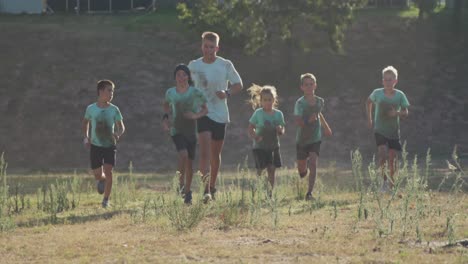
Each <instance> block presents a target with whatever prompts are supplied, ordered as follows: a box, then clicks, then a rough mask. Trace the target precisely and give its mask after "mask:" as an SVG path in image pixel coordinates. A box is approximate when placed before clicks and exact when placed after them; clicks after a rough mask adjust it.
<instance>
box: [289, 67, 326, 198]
mask: <svg viewBox="0 0 468 264" xmlns="http://www.w3.org/2000/svg"><path fill="white" fill-rule="evenodd" d="M316 89H317V79H316V78H315V76H314V75H313V74H311V73H305V74H302V75H301V90H302V92H304V96H302V97H301V98H299V99H298V100H297V101H296V104H295V106H294V116H295V124H296V126H297V127H298V128H297V133H296V153H297V170H298V172H299V176H300V177H301V178H304V177H306V176H307V174H309V186H308V189H307V193H306V197H305V198H306V200H312V199H313V197H312V191H313V189H314V185H315V179H316V177H317V161H318V156H319V154H320V143H321V140H322V127H323V129H324V133H325V135H326V136H331V135H332V131H331V129H330V126H329V125H328V123H327V121H326V120H325V118H324V117H323V114H322V110H323V106H324V100H323V99H322V98H320V97H318V96H316V95H315V90H316ZM307 162H308V163H309V166H308V167H309V168H308V169H307Z"/></svg>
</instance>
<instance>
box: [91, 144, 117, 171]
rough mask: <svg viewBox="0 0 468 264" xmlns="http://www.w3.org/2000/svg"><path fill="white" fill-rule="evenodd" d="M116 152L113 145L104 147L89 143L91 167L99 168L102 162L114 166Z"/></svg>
mask: <svg viewBox="0 0 468 264" xmlns="http://www.w3.org/2000/svg"><path fill="white" fill-rule="evenodd" d="M116 152H117V148H116V147H115V146H112V147H107V148H105V147H99V146H95V145H92V144H91V148H90V160H91V169H93V170H95V169H97V168H100V167H101V166H102V165H103V164H109V165H112V166H115V157H116Z"/></svg>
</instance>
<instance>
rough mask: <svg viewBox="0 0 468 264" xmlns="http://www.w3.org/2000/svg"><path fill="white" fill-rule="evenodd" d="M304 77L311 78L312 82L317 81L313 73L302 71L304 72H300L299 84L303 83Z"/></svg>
mask: <svg viewBox="0 0 468 264" xmlns="http://www.w3.org/2000/svg"><path fill="white" fill-rule="evenodd" d="M306 78H309V79H312V80H313V81H314V83H317V79H316V78H315V75H313V74H312V73H304V74H301V85H302V84H304V79H306Z"/></svg>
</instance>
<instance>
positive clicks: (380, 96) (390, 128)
mask: <svg viewBox="0 0 468 264" xmlns="http://www.w3.org/2000/svg"><path fill="white" fill-rule="evenodd" d="M369 98H370V100H371V101H372V102H373V103H374V105H375V115H374V131H375V132H376V133H379V134H381V135H382V136H384V137H386V138H389V139H399V138H400V117H399V116H394V117H391V116H389V115H388V112H390V111H391V110H392V109H395V111H400V110H401V109H402V108H408V107H409V105H410V104H409V102H408V99H407V98H406V95H405V94H404V93H403V92H402V91H400V90H397V89H395V94H394V95H393V96H392V97H387V96H385V94H384V88H378V89H375V90H374V91H373V92H372V93H371V95H370V96H369Z"/></svg>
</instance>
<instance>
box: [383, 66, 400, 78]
mask: <svg viewBox="0 0 468 264" xmlns="http://www.w3.org/2000/svg"><path fill="white" fill-rule="evenodd" d="M386 73H391V74H393V75H394V76H395V79H398V71H397V69H395V67H393V66H387V67H385V68H384V69H383V70H382V77H383V76H384V75H385V74H386Z"/></svg>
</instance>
